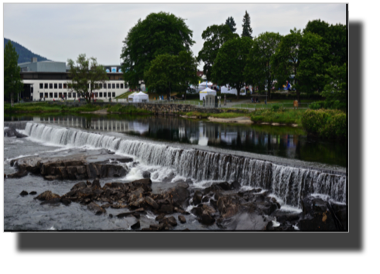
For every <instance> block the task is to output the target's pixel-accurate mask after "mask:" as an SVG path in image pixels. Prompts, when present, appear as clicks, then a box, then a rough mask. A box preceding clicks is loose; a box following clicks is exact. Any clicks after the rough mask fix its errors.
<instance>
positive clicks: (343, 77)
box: [322, 64, 347, 111]
mask: <svg viewBox="0 0 380 274" xmlns="http://www.w3.org/2000/svg"><path fill="white" fill-rule="evenodd" d="M324 77H325V82H326V85H325V86H324V88H323V91H322V96H323V97H325V98H326V101H325V104H327V107H330V108H337V109H344V110H346V111H347V65H346V64H343V65H341V66H335V65H334V66H331V67H330V68H328V69H327V70H326V74H325V75H324ZM325 107H326V106H325Z"/></svg>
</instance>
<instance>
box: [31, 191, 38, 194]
mask: <svg viewBox="0 0 380 274" xmlns="http://www.w3.org/2000/svg"><path fill="white" fill-rule="evenodd" d="M36 194H37V192H36V191H31V192H29V195H36Z"/></svg>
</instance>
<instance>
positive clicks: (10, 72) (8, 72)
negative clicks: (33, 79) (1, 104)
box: [4, 41, 23, 107]
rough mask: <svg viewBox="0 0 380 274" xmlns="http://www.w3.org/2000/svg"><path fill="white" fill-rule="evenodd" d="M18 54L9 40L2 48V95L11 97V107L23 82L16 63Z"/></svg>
mask: <svg viewBox="0 0 380 274" xmlns="http://www.w3.org/2000/svg"><path fill="white" fill-rule="evenodd" d="M17 60H18V54H17V53H16V49H15V48H14V46H13V45H12V43H11V41H8V43H7V44H6V45H5V48H4V97H5V98H9V97H10V99H11V106H12V107H13V103H14V95H15V94H17V93H19V92H20V91H22V88H23V83H22V80H21V75H20V67H19V66H18V65H17Z"/></svg>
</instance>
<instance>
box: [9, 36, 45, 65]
mask: <svg viewBox="0 0 380 274" xmlns="http://www.w3.org/2000/svg"><path fill="white" fill-rule="evenodd" d="M8 41H9V39H7V38H4V48H5V45H6V44H7V43H8ZM11 43H12V44H13V46H14V47H15V49H16V52H17V54H18V62H17V63H25V62H30V61H31V60H32V57H37V61H45V60H48V59H47V58H45V57H42V56H40V55H38V54H35V53H33V52H31V51H30V50H28V49H27V48H25V47H23V46H21V45H20V44H19V43H16V42H14V41H12V40H11Z"/></svg>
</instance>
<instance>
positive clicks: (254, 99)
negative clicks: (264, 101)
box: [251, 97, 260, 103]
mask: <svg viewBox="0 0 380 274" xmlns="http://www.w3.org/2000/svg"><path fill="white" fill-rule="evenodd" d="M251 102H252V103H260V100H259V98H258V97H256V98H253V97H251Z"/></svg>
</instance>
